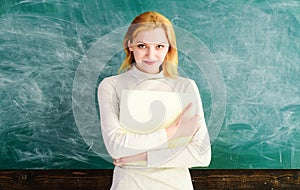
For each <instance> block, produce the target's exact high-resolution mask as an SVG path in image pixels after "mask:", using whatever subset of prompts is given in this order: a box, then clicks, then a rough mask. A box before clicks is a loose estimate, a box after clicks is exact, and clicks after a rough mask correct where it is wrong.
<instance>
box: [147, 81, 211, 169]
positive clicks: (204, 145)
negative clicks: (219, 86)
mask: <svg viewBox="0 0 300 190" xmlns="http://www.w3.org/2000/svg"><path fill="white" fill-rule="evenodd" d="M190 84H191V85H190V87H189V89H188V91H189V92H191V93H193V94H195V98H197V106H198V107H197V108H198V109H197V114H198V115H199V116H200V119H199V124H200V128H199V130H198V131H197V132H196V134H195V135H194V136H193V138H192V140H191V141H190V142H189V143H188V144H186V145H185V146H181V147H175V148H164V149H156V150H149V151H148V152H147V157H148V161H147V167H196V166H202V167H205V166H208V165H209V164H210V161H211V145H210V139H209V134H208V131H207V127H206V123H205V119H204V113H203V109H202V102H201V98H200V94H199V91H198V88H197V85H196V84H195V82H194V81H191V83H190Z"/></svg>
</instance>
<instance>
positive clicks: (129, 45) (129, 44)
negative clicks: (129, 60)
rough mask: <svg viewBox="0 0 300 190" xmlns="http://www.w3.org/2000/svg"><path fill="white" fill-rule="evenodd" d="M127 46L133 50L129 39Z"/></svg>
mask: <svg viewBox="0 0 300 190" xmlns="http://www.w3.org/2000/svg"><path fill="white" fill-rule="evenodd" d="M127 46H128V48H129V51H133V50H132V46H131V41H130V40H128V42H127Z"/></svg>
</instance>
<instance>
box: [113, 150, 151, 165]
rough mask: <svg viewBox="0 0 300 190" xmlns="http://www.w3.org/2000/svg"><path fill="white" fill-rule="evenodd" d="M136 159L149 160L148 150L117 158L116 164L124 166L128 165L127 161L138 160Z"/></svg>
mask: <svg viewBox="0 0 300 190" xmlns="http://www.w3.org/2000/svg"><path fill="white" fill-rule="evenodd" d="M136 161H147V152H143V153H140V154H136V155H132V156H126V157H122V158H119V159H115V160H114V165H115V166H123V165H126V164H127V163H130V162H136Z"/></svg>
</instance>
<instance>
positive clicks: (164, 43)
mask: <svg viewBox="0 0 300 190" xmlns="http://www.w3.org/2000/svg"><path fill="white" fill-rule="evenodd" d="M138 43H142V44H163V45H169V43H168V42H167V43H166V42H143V41H137V42H136V44H138Z"/></svg>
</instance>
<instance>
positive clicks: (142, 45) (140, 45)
mask: <svg viewBox="0 0 300 190" xmlns="http://www.w3.org/2000/svg"><path fill="white" fill-rule="evenodd" d="M137 47H138V48H141V49H144V48H146V46H145V45H144V44H138V45H137Z"/></svg>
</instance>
